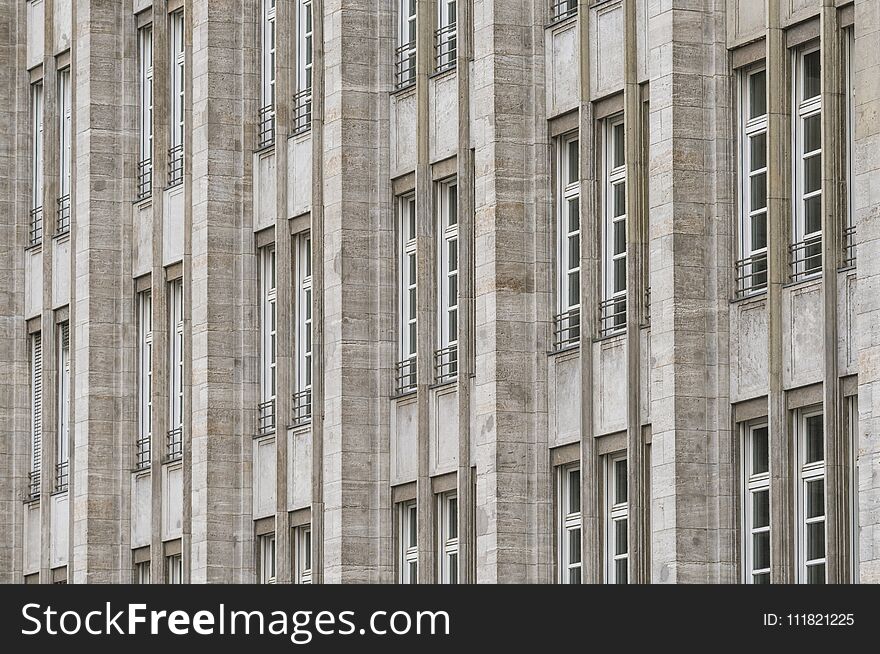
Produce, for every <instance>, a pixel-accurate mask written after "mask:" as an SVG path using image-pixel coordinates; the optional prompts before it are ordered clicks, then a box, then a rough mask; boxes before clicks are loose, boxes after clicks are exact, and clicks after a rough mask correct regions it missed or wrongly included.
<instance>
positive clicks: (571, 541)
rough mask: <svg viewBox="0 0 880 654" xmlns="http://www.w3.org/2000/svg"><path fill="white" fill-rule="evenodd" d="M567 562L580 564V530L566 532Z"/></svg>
mask: <svg viewBox="0 0 880 654" xmlns="http://www.w3.org/2000/svg"><path fill="white" fill-rule="evenodd" d="M568 552H569V554H568V556H569V558H568V562H569V563H572V564H573V563H580V562H581V530H580V529H571V530H569V532H568Z"/></svg>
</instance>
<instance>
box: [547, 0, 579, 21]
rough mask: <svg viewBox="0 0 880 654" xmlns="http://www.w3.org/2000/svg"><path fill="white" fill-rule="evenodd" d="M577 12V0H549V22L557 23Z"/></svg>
mask: <svg viewBox="0 0 880 654" xmlns="http://www.w3.org/2000/svg"><path fill="white" fill-rule="evenodd" d="M577 12H578V0H551V1H550V22H551V23H558V22H559V21H561V20H565V19H566V18H568V17H569V16H574V15H575V14H576V13H577Z"/></svg>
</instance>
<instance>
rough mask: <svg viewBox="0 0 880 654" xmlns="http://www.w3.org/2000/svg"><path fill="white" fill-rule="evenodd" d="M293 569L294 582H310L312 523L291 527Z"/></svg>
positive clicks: (305, 583)
mask: <svg viewBox="0 0 880 654" xmlns="http://www.w3.org/2000/svg"><path fill="white" fill-rule="evenodd" d="M293 556H294V562H293V569H294V578H293V583H295V584H304V585H307V584H311V583H312V525H311V524H306V525H299V526H298V527H294V528H293Z"/></svg>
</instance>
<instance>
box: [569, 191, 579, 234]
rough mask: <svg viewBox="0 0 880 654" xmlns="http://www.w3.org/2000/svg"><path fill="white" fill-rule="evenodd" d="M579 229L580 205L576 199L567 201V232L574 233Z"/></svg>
mask: <svg viewBox="0 0 880 654" xmlns="http://www.w3.org/2000/svg"><path fill="white" fill-rule="evenodd" d="M580 228H581V213H580V203H579V202H578V199H577V198H575V199H573V200H569V201H568V231H569V232H576V231H578V230H579V229H580Z"/></svg>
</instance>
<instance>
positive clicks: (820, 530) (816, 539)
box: [807, 521, 825, 561]
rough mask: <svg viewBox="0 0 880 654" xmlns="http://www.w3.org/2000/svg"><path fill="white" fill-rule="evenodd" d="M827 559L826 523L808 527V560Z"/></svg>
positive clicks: (812, 524)
mask: <svg viewBox="0 0 880 654" xmlns="http://www.w3.org/2000/svg"><path fill="white" fill-rule="evenodd" d="M822 558H825V522H824V521H823V522H813V523H811V524H809V525H807V560H809V561H812V560H814V559H822Z"/></svg>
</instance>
